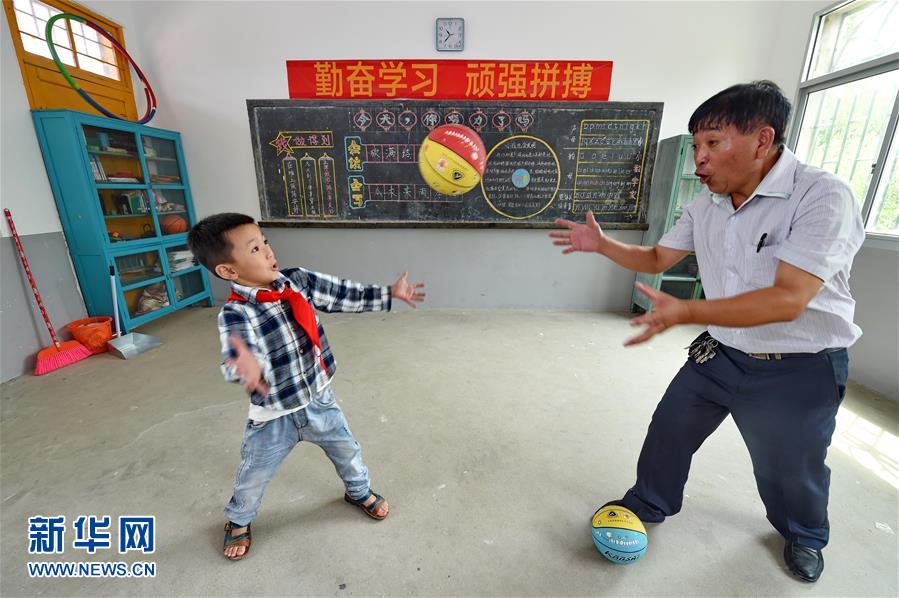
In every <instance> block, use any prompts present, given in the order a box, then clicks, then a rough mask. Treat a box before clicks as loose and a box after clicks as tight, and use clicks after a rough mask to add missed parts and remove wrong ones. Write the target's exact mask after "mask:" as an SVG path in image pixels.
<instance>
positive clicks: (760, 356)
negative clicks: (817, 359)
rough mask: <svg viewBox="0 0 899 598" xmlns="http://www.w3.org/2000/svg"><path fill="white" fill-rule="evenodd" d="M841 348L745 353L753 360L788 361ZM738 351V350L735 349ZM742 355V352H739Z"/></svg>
mask: <svg viewBox="0 0 899 598" xmlns="http://www.w3.org/2000/svg"><path fill="white" fill-rule="evenodd" d="M841 348H842V347H834V348H831V349H824V350H823V351H818V352H817V353H746V355H748V356H749V357H752V358H753V359H762V360H768V359H790V358H791V357H810V356H812V355H821V354H822V353H833V352H834V351H839V350H840V349H841ZM737 350H738V351H739V349H737ZM741 353H742V351H741Z"/></svg>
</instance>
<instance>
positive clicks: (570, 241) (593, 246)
mask: <svg viewBox="0 0 899 598" xmlns="http://www.w3.org/2000/svg"><path fill="white" fill-rule="evenodd" d="M556 226H561V227H564V228H566V229H568V230H554V231H552V232H551V233H549V236H550V237H551V238H553V239H555V241H553V245H559V246H561V247H565V249H563V250H562V253H572V252H575V251H588V252H592V253H599V248H600V245H601V244H602V238H603V233H602V228H600V226H599V224H597V223H596V219H595V218H593V212H587V223H586V224H579V223H577V222H572V221H571V220H565V219H564V218H557V219H556Z"/></svg>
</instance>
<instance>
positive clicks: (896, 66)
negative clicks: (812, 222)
mask: <svg viewBox="0 0 899 598" xmlns="http://www.w3.org/2000/svg"><path fill="white" fill-rule="evenodd" d="M42 1H43V0H42ZM855 1H856V0H840V1H839V2H835V3H834V4H831V5H830V6H827V7H826V8H823V9H821V10H819V11H817V12H816V13H815V14H814V15H813V16H812V23H811V28H810V30H809V35H808V43H807V45H806V52H805V60H804V62H803V66H802V72H801V73H800V74H799V88H798V90H797V93H796V99H795V101H794V102H793V106H794V108H793V117H792V120H791V122H790V126H789V133H788V135H787V146H789V147H790V148H792V149H795V148H796V142H797V141H799V129H800V127H801V126H802V119H803V118H804V117H805V111H806V108H807V106H808V99H809V96H810V95H811V94H813V93H816V92H819V91H824V90H826V89H831V88H834V87H838V86H840V85H844V84H846V83H852V82H854V81H859V80H861V79H866V78H868V77H873V76H875V75H880V74H883V73H887V72H890V71H893V70H899V52H893V53H892V54H887V55H885V56H881V57H879V58H873V59H871V60H867V61H865V62H861V63H859V64H855V65H853V66H850V67H846V68H843V69H840V70H837V71H834V72H832V73H827V74H824V75H819V76H817V77H815V78H813V79H808V78H807V77H808V75H809V72H810V71H811V67H812V59H813V57H814V51H815V44H816V43H817V41H818V33H819V31H820V30H821V21H822V19H823V18H824V17H826V16H827V15H829V14H830V13H832V12H834V11H836V10H839V9H840V8H843V7H844V6H847V5H849V4H852V3H853V2H855ZM897 123H899V91H897V93H896V98H895V99H894V100H893V108H892V112H891V113H890V117H889V119H887V124H886V129H885V130H884V136H883V139H882V140H881V142H880V150H879V151H878V152H877V162H876V165H875V167H874V170H873V172H872V173H871V184H870V185H868V191H867V194H866V195H865V197H864V200H863V201H862V208H861V210H862V219H863V220H864V222H865V245H870V246H873V247H881V248H887V249H893V250H895V251H899V235H886V234H883V233H875V232H870V231H869V230H868V218H869V216H870V215H871V211H872V210H871V208H872V206H873V204H874V198H875V197H876V195H877V191H878V188H879V187H880V186H881V185H884V184H886V183H887V181H884V180H883V171H884V167H885V164H886V161H887V158H888V157H889V152H890V145H891V143H892V140H893V138H894V136H895V135H896V127H897Z"/></svg>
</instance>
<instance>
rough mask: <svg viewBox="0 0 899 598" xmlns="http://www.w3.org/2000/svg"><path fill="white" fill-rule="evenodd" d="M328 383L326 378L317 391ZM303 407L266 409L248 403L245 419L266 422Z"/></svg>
mask: <svg viewBox="0 0 899 598" xmlns="http://www.w3.org/2000/svg"><path fill="white" fill-rule="evenodd" d="M330 385H331V381H330V380H328V381H327V382H325V385H324V387H323V388H322V389H321V390H320V391H319V392H324V389H325V388H328V387H329V386H330ZM305 408H306V405H300V406H299V407H294V408H293V409H267V408H266V407H262V406H260V405H254V404H253V403H250V412H249V413H248V414H247V419H251V420H253V421H254V422H267V421H271V420H273V419H278V418H279V417H284V416H285V415H290V414H291V413H293V412H294V411H299V410H300V409H305Z"/></svg>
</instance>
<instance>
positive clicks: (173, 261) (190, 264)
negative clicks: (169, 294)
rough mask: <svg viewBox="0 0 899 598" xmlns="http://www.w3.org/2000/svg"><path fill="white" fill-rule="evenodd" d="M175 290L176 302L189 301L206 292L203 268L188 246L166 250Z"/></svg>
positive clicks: (178, 246)
mask: <svg viewBox="0 0 899 598" xmlns="http://www.w3.org/2000/svg"><path fill="white" fill-rule="evenodd" d="M165 253H166V258H167V259H168V261H169V273H170V274H171V275H172V287H173V288H174V289H175V302H176V303H181V302H183V301H188V300H190V299H191V298H192V297H194V296H195V295H199V294H201V293H202V292H204V291H205V290H206V289H205V285H204V284H203V272H202V268H201V266H200V265H199V262H197V259H196V258H195V257H194V255H193V254H192V253H191V252H190V249H188V247H187V245H176V246H175V247H169V248H167V249H166V250H165Z"/></svg>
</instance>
